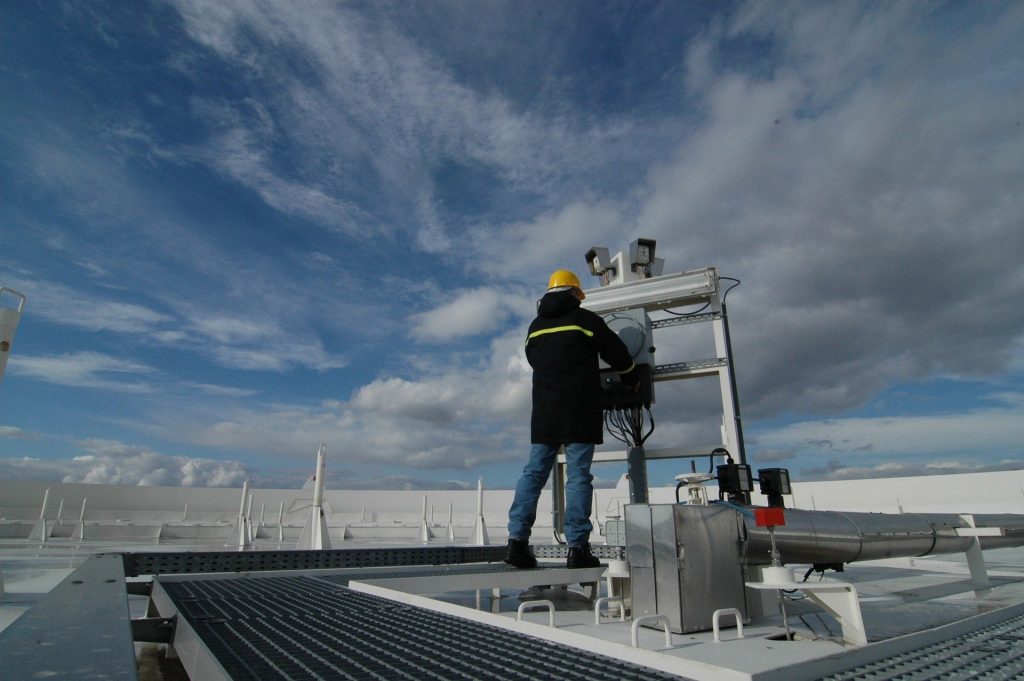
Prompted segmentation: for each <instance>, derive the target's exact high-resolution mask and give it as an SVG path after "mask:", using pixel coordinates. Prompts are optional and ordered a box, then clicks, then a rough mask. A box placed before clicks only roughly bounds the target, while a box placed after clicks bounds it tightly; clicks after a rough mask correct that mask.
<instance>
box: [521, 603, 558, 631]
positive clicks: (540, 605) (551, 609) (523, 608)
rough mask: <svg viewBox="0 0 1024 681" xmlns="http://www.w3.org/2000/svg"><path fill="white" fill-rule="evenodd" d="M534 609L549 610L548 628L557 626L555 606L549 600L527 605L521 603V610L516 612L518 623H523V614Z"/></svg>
mask: <svg viewBox="0 0 1024 681" xmlns="http://www.w3.org/2000/svg"><path fill="white" fill-rule="evenodd" d="M534 608H547V611H548V626H549V627H553V626H555V604H554V603H552V602H551V601H547V600H539V601H526V602H525V603H520V604H519V609H518V610H516V621H517V622H519V621H521V620H522V619H523V613H524V612H525V611H527V610H533V609H534Z"/></svg>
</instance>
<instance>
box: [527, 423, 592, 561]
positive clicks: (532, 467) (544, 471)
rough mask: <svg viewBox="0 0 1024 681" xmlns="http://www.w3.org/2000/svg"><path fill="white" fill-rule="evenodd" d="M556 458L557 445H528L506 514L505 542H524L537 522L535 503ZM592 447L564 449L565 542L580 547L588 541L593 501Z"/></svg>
mask: <svg viewBox="0 0 1024 681" xmlns="http://www.w3.org/2000/svg"><path fill="white" fill-rule="evenodd" d="M557 455H558V445H541V444H533V445H530V460H529V462H528V463H527V464H526V466H525V467H524V468H523V474H522V475H521V476H520V477H519V482H518V483H516V496H515V499H513V501H512V507H511V508H510V509H509V510H508V537H509V539H522V540H524V541H525V540H527V539H529V538H530V531H531V530H532V529H533V522H534V520H536V519H537V500H538V499H539V498H540V493H541V490H542V489H544V485H546V484H547V482H548V476H549V475H550V474H551V468H552V466H554V464H555V457H556V456H557ZM593 460H594V445H592V444H583V443H579V442H571V443H568V444H566V445H565V461H566V469H567V470H566V478H567V479H566V481H565V541H566V542H567V543H568V544H569V546H581V545H583V544H586V543H587V542H588V541H590V531H591V530H592V529H594V526H593V525H592V524H591V523H590V511H591V504H592V501H593V498H594V485H593V480H594V476H593V475H591V474H590V464H591V462H592V461H593Z"/></svg>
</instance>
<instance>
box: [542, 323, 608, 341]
mask: <svg viewBox="0 0 1024 681" xmlns="http://www.w3.org/2000/svg"><path fill="white" fill-rule="evenodd" d="M561 331H582V332H583V333H584V334H585V335H587V336H589V337H591V338H593V337H594V332H593V331H590V330H589V329H584V328H583V327H582V326H577V325H576V324H572V325H571V326H553V327H551V328H550V329H541V330H539V331H534V332H533V333H531V334H530V335H529V336H527V337H526V342H527V343H529V342H530V341H531V340H533V339H534V338H536V337H537V336H543V335H544V334H546V333H559V332H561Z"/></svg>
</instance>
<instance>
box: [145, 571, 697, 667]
mask: <svg viewBox="0 0 1024 681" xmlns="http://www.w3.org/2000/svg"><path fill="white" fill-rule="evenodd" d="M163 587H164V589H165V590H166V592H167V594H168V595H169V596H170V597H171V599H172V600H173V601H174V603H175V605H176V607H177V608H178V610H179V613H180V614H181V616H182V617H185V618H186V619H187V620H188V621H189V623H190V624H191V626H192V628H193V629H194V630H195V631H196V633H197V634H198V635H199V636H200V637H201V638H202V640H203V642H204V643H205V644H206V645H207V647H209V649H210V651H211V652H212V653H213V654H214V655H215V656H216V657H217V659H218V661H219V662H220V664H221V665H222V666H223V667H224V669H225V670H226V671H227V672H228V673H229V674H230V675H231V678H232V679H235V681H243V680H248V679H259V680H261V681H262V680H266V681H271V680H273V679H295V680H300V679H380V680H387V681H391V680H393V679H519V680H522V681H527V680H532V679H541V680H543V679H550V680H551V681H555V680H558V681H566V680H574V679H575V680H578V681H619V680H623V681H629V680H635V681H640V680H641V679H643V680H648V679H653V680H656V679H678V678H679V677H677V676H673V675H670V674H666V673H664V672H659V671H656V670H653V669H649V668H646V667H641V666H638V665H634V664H630V663H626V662H623V661H621V660H617V659H614V658H610V657H605V656H602V655H596V654H593V653H588V652H585V651H581V650H577V649H575V648H571V647H569V646H564V645H560V644H556V643H551V642H549V641H543V640H540V639H535V638H532V637H529V636H525V635H522V634H518V633H516V632H510V631H507V630H504V629H500V628H497V627H492V626H488V625H485V624H480V623H476V622H470V621H468V620H463V619H461V618H458V617H453V616H451V615H447V614H443V613H437V612H433V611H431V610H426V609H424V608H418V607H415V606H412V605H406V604H402V603H396V602H393V601H389V600H387V599H384V598H380V597H377V596H372V595H369V594H364V593H359V592H357V591H352V590H350V589H348V588H346V587H343V586H341V585H340V584H339V583H338V579H337V578H333V579H332V578H321V577H308V576H303V577H268V578H262V579H256V578H243V579H231V580H198V581H183V582H165V583H163Z"/></svg>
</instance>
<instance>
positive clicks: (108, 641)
mask: <svg viewBox="0 0 1024 681" xmlns="http://www.w3.org/2000/svg"><path fill="white" fill-rule="evenodd" d="M135 678H136V671H135V649H134V647H133V645H132V631H131V617H130V615H129V611H128V596H127V594H126V593H125V587H124V571H123V569H122V563H121V557H120V556H114V555H107V556H95V557H93V558H90V559H89V560H88V561H86V562H85V563H84V564H83V565H82V566H81V567H79V568H78V569H77V570H75V571H74V572H73V573H72V574H71V575H69V576H68V577H67V578H66V579H65V580H64V581H62V582H61V583H60V584H58V585H57V586H56V588H54V589H53V590H52V591H51V592H50V593H49V594H48V595H47V596H46V598H44V599H43V600H42V601H40V602H38V603H36V604H35V605H34V606H33V607H32V608H31V609H30V610H29V611H28V612H26V613H25V614H24V615H22V616H21V617H19V618H18V619H17V620H15V622H14V623H13V624H12V625H11V626H10V627H8V628H7V629H5V630H4V631H3V632H0V679H5V680H6V679H11V680H12V681H14V680H15V679H19V680H20V679H75V680H76V681H77V680H79V679H114V680H129V679H131V680H133V679H135Z"/></svg>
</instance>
